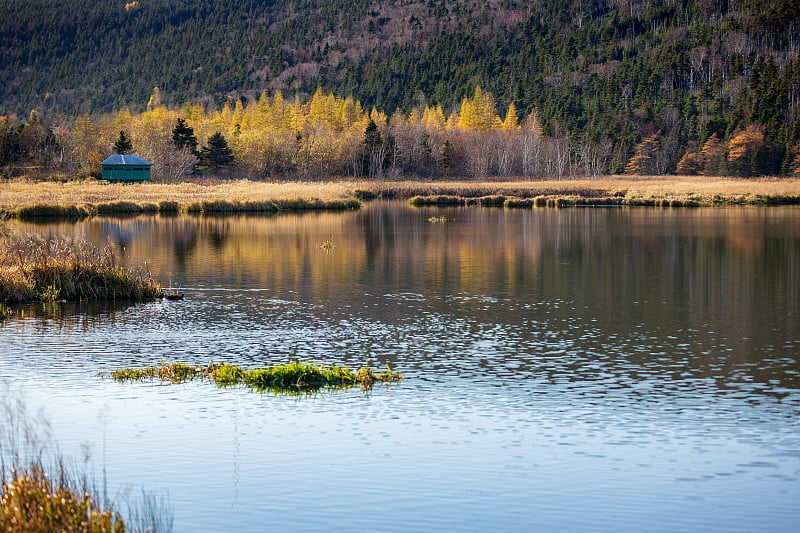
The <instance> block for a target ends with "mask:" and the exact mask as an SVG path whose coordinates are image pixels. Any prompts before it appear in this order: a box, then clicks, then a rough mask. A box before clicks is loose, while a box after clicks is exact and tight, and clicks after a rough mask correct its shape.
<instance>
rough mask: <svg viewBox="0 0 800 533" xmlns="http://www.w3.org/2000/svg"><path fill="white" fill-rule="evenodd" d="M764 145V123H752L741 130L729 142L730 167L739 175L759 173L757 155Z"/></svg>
mask: <svg viewBox="0 0 800 533" xmlns="http://www.w3.org/2000/svg"><path fill="white" fill-rule="evenodd" d="M763 146H764V125H763V124H750V125H749V126H747V127H746V128H745V129H743V130H739V131H738V132H737V133H736V134H735V135H734V136H733V137H732V138H731V140H730V142H729V143H728V157H727V160H728V167H729V169H730V170H731V171H732V172H733V173H734V174H736V175H738V176H752V175H753V174H757V173H758V168H757V155H758V151H759V150H760V149H761V148H763Z"/></svg>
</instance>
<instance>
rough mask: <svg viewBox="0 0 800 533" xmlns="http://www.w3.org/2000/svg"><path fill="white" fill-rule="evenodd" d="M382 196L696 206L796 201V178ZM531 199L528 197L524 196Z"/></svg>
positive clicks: (546, 184)
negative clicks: (494, 198) (498, 198)
mask: <svg viewBox="0 0 800 533" xmlns="http://www.w3.org/2000/svg"><path fill="white" fill-rule="evenodd" d="M371 188H372V190H374V191H375V192H376V193H377V194H378V195H379V196H380V197H381V198H401V199H408V200H409V201H410V202H411V204H412V205H487V202H490V201H489V200H482V199H484V198H492V197H506V201H505V203H504V204H503V205H504V206H505V207H509V208H529V207H547V206H550V207H559V206H561V207H566V206H573V205H574V206H584V205H585V206H614V205H624V206H653V207H655V206H658V207H697V206H727V205H788V204H800V179H795V178H759V179H737V178H719V177H704V176H609V177H606V178H603V179H597V180H585V179H584V180H559V181H554V180H543V181H529V180H528V181H497V182H494V181H484V182H478V181H460V182H454V181H441V182H422V181H402V182H375V183H371ZM529 200H531V201H529Z"/></svg>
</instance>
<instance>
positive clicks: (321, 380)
mask: <svg viewBox="0 0 800 533" xmlns="http://www.w3.org/2000/svg"><path fill="white" fill-rule="evenodd" d="M111 378H112V379H114V381H118V382H126V381H147V380H153V379H159V380H161V382H166V383H184V382H186V381H190V380H194V379H205V380H210V381H213V382H214V383H215V384H216V385H217V386H219V387H230V386H238V385H241V386H245V387H247V388H249V389H252V390H255V391H258V392H266V391H270V392H275V393H283V394H292V393H304V392H316V391H319V390H321V389H344V388H350V387H355V386H360V387H361V389H362V390H368V389H370V388H372V386H373V385H374V384H375V383H376V382H378V383H392V382H397V381H400V380H402V379H403V375H402V374H400V373H399V372H394V371H393V370H392V369H391V367H390V366H389V365H388V364H387V365H386V371H384V372H381V373H376V372H375V371H374V370H373V369H372V367H370V366H369V364H365V365H364V366H362V367H361V368H359V369H358V370H351V369H350V368H349V367H347V366H337V365H330V366H325V365H318V364H315V363H308V362H303V361H291V362H289V363H286V364H276V365H272V366H270V367H263V368H251V369H246V368H242V367H241V366H239V365H227V364H225V363H218V364H214V363H212V362H209V364H208V365H206V366H193V365H188V364H185V363H180V362H173V363H165V362H163V361H162V362H161V364H160V365H159V366H157V367H144V368H123V369H119V370H114V371H112V372H111Z"/></svg>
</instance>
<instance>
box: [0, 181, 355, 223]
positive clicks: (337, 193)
mask: <svg viewBox="0 0 800 533" xmlns="http://www.w3.org/2000/svg"><path fill="white" fill-rule="evenodd" d="M354 202H355V197H354V191H353V185H352V184H351V183H345V182H324V183H308V182H289V183H264V182H252V181H247V180H237V181H230V182H218V183H210V184H201V183H196V182H187V183H176V184H158V183H145V184H135V185H122V184H108V183H98V182H88V181H87V182H67V183H57V182H38V183H34V182H29V181H26V180H12V181H8V182H5V183H3V184H2V185H0V212H5V213H7V214H8V215H15V214H17V213H19V212H20V210H24V209H29V210H30V209H31V208H35V207H41V206H52V207H59V208H70V207H77V208H78V211H77V212H76V213H75V214H76V215H80V214H90V213H96V212H98V211H99V212H101V213H102V212H104V211H106V212H121V211H129V212H136V211H152V212H155V211H158V210H159V207H160V206H162V205H167V206H172V209H171V210H172V211H204V210H205V207H206V206H212V207H213V206H215V205H216V206H217V207H218V208H219V210H254V211H261V210H263V211H275V210H281V209H294V208H297V209H324V208H346V207H354V206H357V204H356V203H354ZM223 207H226V208H229V209H223ZM237 207H238V208H239V209H237ZM248 207H250V208H251V209H247V208H248ZM259 207H263V209H260V208H259ZM45 214H46V213H45ZM54 214H60V213H54Z"/></svg>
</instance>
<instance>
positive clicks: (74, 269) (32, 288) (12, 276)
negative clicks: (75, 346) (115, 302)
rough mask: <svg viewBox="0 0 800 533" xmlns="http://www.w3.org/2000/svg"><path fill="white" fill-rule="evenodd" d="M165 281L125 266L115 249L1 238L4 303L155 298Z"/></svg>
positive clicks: (0, 277) (31, 237)
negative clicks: (159, 280) (121, 263)
mask: <svg viewBox="0 0 800 533" xmlns="http://www.w3.org/2000/svg"><path fill="white" fill-rule="evenodd" d="M161 296H163V290H162V288H161V285H160V284H158V282H156V281H155V280H154V279H153V277H152V275H151V274H150V272H149V271H147V270H146V269H145V268H143V267H139V268H123V267H121V266H120V265H118V264H117V261H116V256H115V254H114V251H113V248H111V247H110V246H106V247H105V248H103V249H100V248H97V247H95V246H93V245H91V244H90V243H88V242H86V241H79V242H75V241H72V240H68V239H58V238H49V239H44V238H42V237H38V236H34V235H29V236H25V237H9V238H4V239H2V240H0V302H4V303H6V304H14V303H24V302H32V301H45V302H50V301H60V300H67V301H74V300H98V299H109V300H111V299H125V300H133V301H143V300H150V299H154V298H159V297H161Z"/></svg>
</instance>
